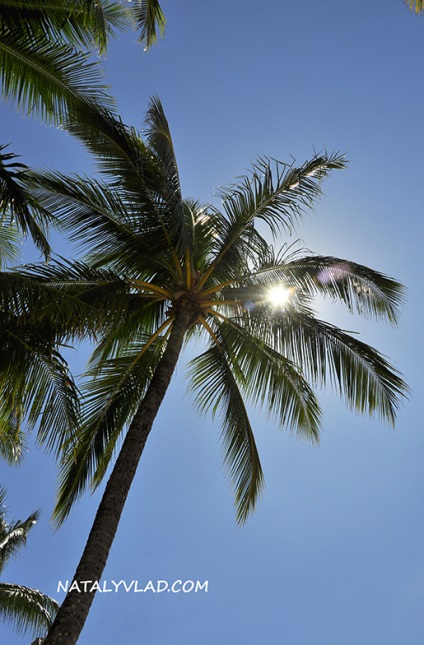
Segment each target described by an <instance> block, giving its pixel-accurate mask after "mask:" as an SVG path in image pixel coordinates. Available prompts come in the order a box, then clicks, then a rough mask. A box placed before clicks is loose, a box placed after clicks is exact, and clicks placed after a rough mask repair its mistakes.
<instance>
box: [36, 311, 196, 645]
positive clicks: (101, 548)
mask: <svg viewBox="0 0 424 645" xmlns="http://www.w3.org/2000/svg"><path fill="white" fill-rule="evenodd" d="M189 320H190V313H189V310H188V308H181V309H179V311H178V316H177V317H176V319H175V321H174V324H173V327H172V332H171V334H170V337H169V340H168V344H167V347H166V350H165V352H164V354H163V356H162V358H161V360H160V362H159V364H158V367H157V368H156V371H155V374H154V376H153V378H152V381H151V383H150V385H149V388H148V390H147V392H146V395H145V397H144V399H143V401H142V402H141V404H140V406H139V408H138V410H137V412H136V414H135V416H134V418H133V420H132V422H131V425H130V427H129V429H128V432H127V435H126V437H125V441H124V443H123V445H122V448H121V451H120V453H119V455H118V458H117V460H116V463H115V466H114V468H113V471H112V474H111V476H110V478H109V481H108V483H107V486H106V489H105V492H104V495H103V497H102V500H101V502H100V506H99V508H98V511H97V514H96V517H95V520H94V523H93V526H92V529H91V531H90V535H89V537H88V540H87V544H86V546H85V549H84V552H83V554H82V557H81V560H80V563H79V565H78V567H77V570H76V572H75V576H74V581H76V582H83V581H85V580H91V581H93V582H94V581H99V580H100V579H101V577H102V574H103V570H104V568H105V566H106V561H107V558H108V555H109V551H110V548H111V546H112V542H113V540H114V537H115V534H116V531H117V528H118V524H119V520H120V517H121V514H122V511H123V509H124V505H125V501H126V498H127V495H128V492H129V489H130V487H131V484H132V481H133V479H134V476H135V473H136V470H137V466H138V462H139V461H140V457H141V454H142V452H143V448H144V445H145V443H146V439H147V436H148V434H149V432H150V430H151V427H152V424H153V421H154V419H155V417H156V414H157V412H158V410H159V407H160V405H161V403H162V401H163V398H164V396H165V392H166V390H167V389H168V385H169V383H170V380H171V377H172V374H173V372H174V369H175V366H176V364H177V360H178V357H179V355H180V352H181V348H182V344H183V340H184V335H185V333H186V331H187V329H188V327H189ZM86 586H87V587H88V585H86ZM80 588H81V589H83V588H84V587H83V586H80ZM94 594H95V591H86V592H83V591H81V592H79V591H77V590H73V591H68V593H67V595H66V597H65V600H64V601H63V604H62V606H61V608H60V610H59V612H58V614H57V617H56V620H55V621H54V623H53V625H52V627H51V629H50V630H49V633H48V635H47V637H46V639H45V641H44V645H74V644H75V643H76V642H77V640H78V637H79V635H80V632H81V630H82V628H83V626H84V623H85V621H86V618H87V616H88V612H89V610H90V607H91V603H92V602H93V599H94Z"/></svg>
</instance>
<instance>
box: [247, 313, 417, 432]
mask: <svg viewBox="0 0 424 645" xmlns="http://www.w3.org/2000/svg"><path fill="white" fill-rule="evenodd" d="M251 319H252V320H253V322H252V325H254V333H255V334H257V335H262V337H263V338H264V339H266V340H267V342H269V343H270V344H271V343H274V346H275V348H276V349H277V351H279V352H281V353H283V354H284V355H286V356H288V357H289V358H290V359H291V360H292V361H293V362H295V363H296V364H297V365H299V366H301V368H302V371H303V372H304V374H305V375H307V376H308V377H309V378H311V379H312V380H313V381H314V382H315V383H319V384H322V385H325V384H326V383H327V382H328V381H329V382H330V383H331V384H332V385H334V386H335V387H336V389H337V391H338V392H339V393H340V396H341V397H343V398H344V399H345V400H346V402H347V404H348V405H349V407H351V408H352V409H354V410H356V411H357V412H360V413H361V414H370V415H373V414H378V415H379V416H380V417H381V418H382V419H383V420H385V421H388V422H389V423H391V424H394V422H395V418H396V412H397V409H398V407H399V404H400V402H401V401H402V399H403V398H404V397H405V395H406V393H407V391H408V388H407V386H406V385H405V383H404V381H403V380H402V378H401V376H400V374H399V372H398V371H397V370H396V369H394V368H393V367H392V366H391V365H390V364H389V363H388V361H387V360H386V359H385V358H384V357H383V356H382V355H381V354H380V353H379V352H378V351H377V350H375V349H374V348H372V347H370V346H369V345H367V344H365V343H363V342H362V341H360V340H358V339H357V338H355V337H354V336H352V335H350V334H348V333H347V332H345V331H343V330H342V329H339V328H338V327H335V326H334V325H331V324H329V323H325V322H323V321H321V320H318V319H317V318H315V317H314V316H313V315H312V314H311V313H308V312H306V311H303V312H302V311H292V310H290V309H286V310H284V311H282V312H273V313H272V315H267V313H266V311H265V309H264V308H263V309H262V311H257V312H256V313H254V314H253V316H252V315H251Z"/></svg>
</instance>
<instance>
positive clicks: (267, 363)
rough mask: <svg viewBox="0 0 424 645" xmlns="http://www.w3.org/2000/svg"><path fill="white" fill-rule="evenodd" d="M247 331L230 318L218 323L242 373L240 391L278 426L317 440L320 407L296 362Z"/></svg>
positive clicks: (224, 345)
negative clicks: (263, 409) (264, 410)
mask: <svg viewBox="0 0 424 645" xmlns="http://www.w3.org/2000/svg"><path fill="white" fill-rule="evenodd" d="M249 331H250V330H249V329H246V327H244V326H243V325H240V324H237V323H235V322H233V321H228V322H225V321H224V322H221V323H219V332H220V338H222V341H221V342H222V348H223V351H224V352H225V353H228V355H229V357H231V356H234V357H235V359H236V361H237V364H238V365H239V367H240V370H241V374H242V375H243V377H242V378H241V379H240V381H239V386H240V388H241V390H242V391H244V392H245V394H246V396H247V397H248V398H249V399H250V400H251V401H252V402H253V403H254V404H255V405H257V404H259V405H261V406H263V407H265V409H266V411H267V413H268V415H269V416H270V417H272V418H274V419H275V420H276V421H277V423H278V424H279V425H280V427H281V428H289V429H290V430H292V431H293V432H296V433H299V434H300V435H303V436H305V437H307V438H308V439H310V440H312V441H318V440H319V427H320V421H321V410H320V407H319V403H318V400H317V398H316V396H315V393H314V392H313V390H312V389H311V387H310V386H309V384H308V382H307V381H306V380H305V378H304V376H303V375H302V369H301V367H300V365H299V363H293V362H292V361H291V360H289V359H288V358H287V357H286V356H285V355H284V354H281V353H280V352H278V351H277V350H276V349H275V348H274V347H272V345H270V344H268V343H266V342H265V341H264V340H263V338H262V337H261V336H254V335H251V333H249Z"/></svg>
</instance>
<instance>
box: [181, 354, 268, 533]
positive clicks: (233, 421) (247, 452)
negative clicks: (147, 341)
mask: <svg viewBox="0 0 424 645" xmlns="http://www.w3.org/2000/svg"><path fill="white" fill-rule="evenodd" d="M237 369H239V368H238V366H237V363H236V362H235V360H234V357H233V358H232V361H231V364H230V362H229V361H228V359H227V357H226V356H225V354H224V353H223V351H222V349H221V348H220V347H218V346H217V345H213V346H212V347H211V348H210V349H209V350H207V351H206V352H204V353H203V354H201V355H200V356H198V357H197V358H195V359H193V360H192V361H191V362H190V373H189V375H190V379H191V383H190V390H191V391H192V392H193V394H194V395H195V404H196V407H197V409H198V410H200V411H203V412H206V411H208V410H210V411H211V413H212V416H213V417H215V415H216V414H217V413H219V416H220V418H221V422H222V432H221V440H222V444H223V456H224V463H225V465H226V467H227V470H228V474H229V478H230V482H231V485H232V487H233V489H234V491H235V504H236V509H237V522H239V523H243V522H245V521H246V519H247V517H248V515H249V514H250V513H251V512H252V511H253V510H254V508H255V505H256V502H257V500H258V497H259V495H260V493H261V490H262V489H263V485H264V481H263V474H262V468H261V463H260V460H259V454H258V451H257V448H256V443H255V438H254V434H253V430H252V427H251V425H250V421H249V417H248V414H247V410H246V407H245V404H244V401H243V397H242V395H241V393H240V389H239V387H238V385H237V379H236V378H235V376H234V373H233V372H234V371H236V370H237Z"/></svg>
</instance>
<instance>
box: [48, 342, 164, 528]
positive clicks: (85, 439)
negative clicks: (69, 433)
mask: <svg viewBox="0 0 424 645" xmlns="http://www.w3.org/2000/svg"><path fill="white" fill-rule="evenodd" d="M151 338H152V336H146V335H145V334H144V335H143V334H140V335H139V337H138V339H137V340H136V341H134V342H133V343H132V344H131V345H130V346H129V347H127V350H126V351H121V352H120V356H119V357H116V358H112V359H108V360H103V361H102V362H101V371H100V369H99V363H98V361H96V360H95V361H94V364H93V368H92V372H88V374H87V376H88V377H90V376H95V378H93V379H89V380H87V382H86V384H85V385H84V387H83V388H82V391H83V394H84V395H85V405H84V417H83V419H82V422H81V423H80V425H79V428H78V434H77V436H76V437H75V438H74V439H71V440H70V441H68V444H67V446H65V448H66V451H65V453H64V455H63V458H62V469H61V474H60V486H59V494H58V501H57V504H56V508H55V511H54V519H55V521H56V522H57V524H61V523H62V522H63V520H64V519H65V518H66V517H67V515H68V514H69V512H70V510H71V507H72V505H73V503H74V502H75V501H76V499H77V498H78V497H79V496H80V495H81V494H82V493H83V492H84V491H85V490H86V488H87V486H89V485H91V486H92V488H96V487H97V486H98V485H99V483H100V482H101V480H102V478H103V476H104V473H105V471H106V469H107V466H108V464H109V462H110V459H111V458H112V456H113V454H114V451H115V448H116V443H117V441H118V439H119V436H120V435H121V434H122V432H123V430H124V427H125V426H126V424H128V423H129V422H130V421H131V418H132V416H134V414H135V412H136V410H137V408H138V406H139V403H140V400H141V399H142V397H143V395H144V393H145V392H146V390H147V387H148V385H149V383H150V380H151V378H152V375H153V373H154V370H155V368H156V367H157V365H158V363H159V360H160V357H161V355H162V350H163V346H164V337H163V336H159V337H157V338H156V340H155V342H153V343H151V344H150V345H149V346H148V348H147V344H148V343H149V341H150V340H151Z"/></svg>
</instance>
